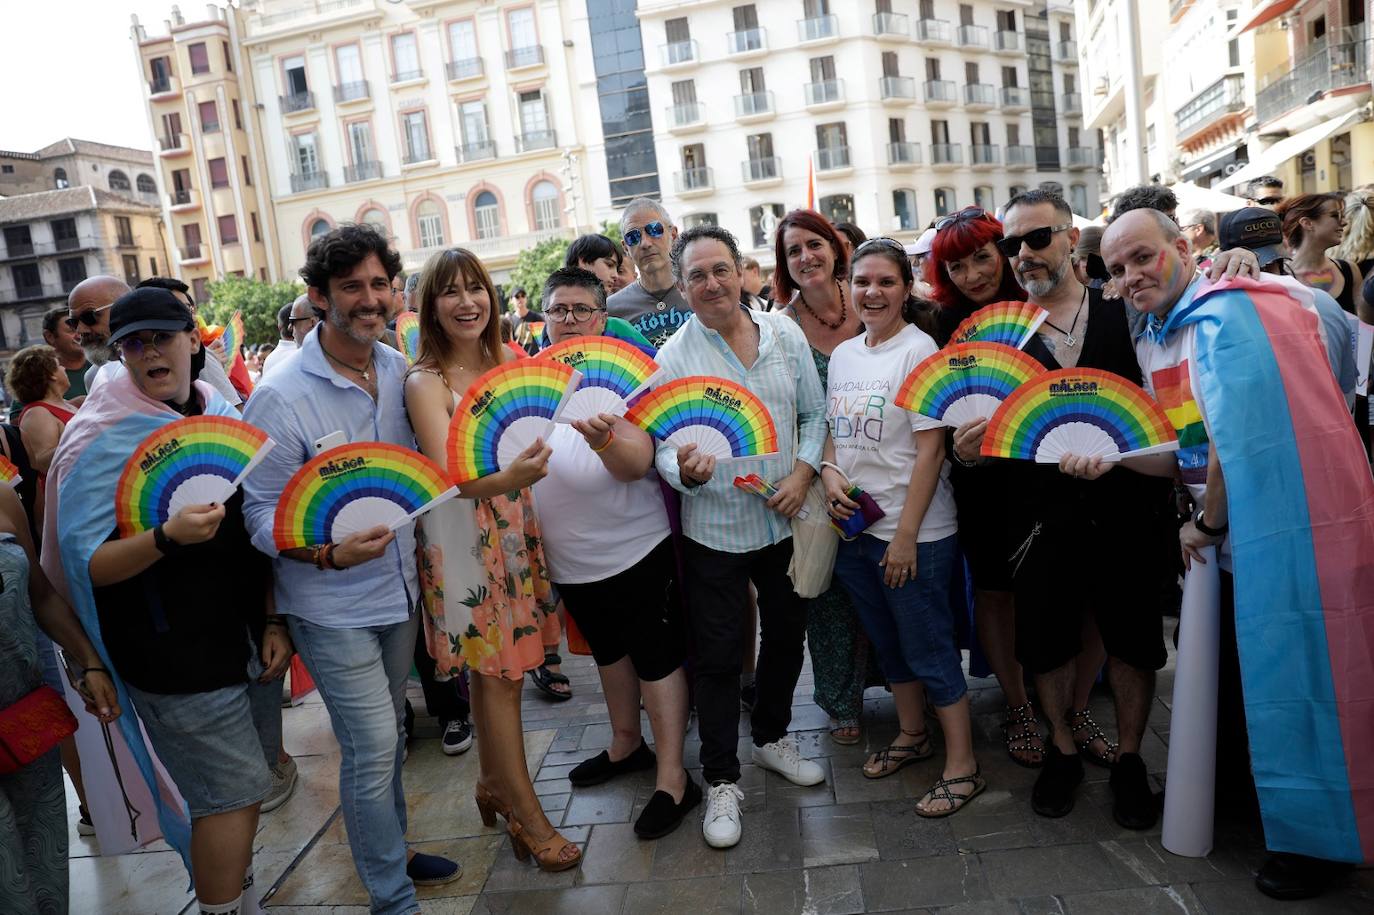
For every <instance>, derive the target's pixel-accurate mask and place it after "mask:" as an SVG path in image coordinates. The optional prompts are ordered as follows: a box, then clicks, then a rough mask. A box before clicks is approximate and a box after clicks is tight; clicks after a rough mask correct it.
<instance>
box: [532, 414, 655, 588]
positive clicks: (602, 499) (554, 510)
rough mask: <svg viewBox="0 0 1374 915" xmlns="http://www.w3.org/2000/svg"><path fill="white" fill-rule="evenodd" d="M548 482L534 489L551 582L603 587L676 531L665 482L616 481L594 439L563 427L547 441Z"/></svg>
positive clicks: (649, 479)
mask: <svg viewBox="0 0 1374 915" xmlns="http://www.w3.org/2000/svg"><path fill="white" fill-rule="evenodd" d="M548 443H549V447H550V448H551V449H553V455H552V456H551V457H550V458H549V473H548V476H546V477H544V479H542V480H540V481H539V482H538V483H535V484H534V510H535V513H536V514H537V515H538V516H539V526H540V528H541V529H542V530H543V532H544V559H545V561H546V562H547V563H548V566H549V577H550V578H552V579H553V580H554V581H556V582H562V583H565V584H585V583H587V582H593V581H604V580H605V579H607V578H610V577H611V576H612V575H618V574H620V573H621V572H624V571H625V570H626V569H628V568H630V567H631V566H633V565H634V564H635V563H637V562H639V561H640V560H641V559H643V558H644V557H645V556H648V555H649V553H650V552H652V551H653V549H654V547H656V546H658V545H659V544H660V543H662V542H663V538H665V537H667V536H668V535H669V533H671V529H670V528H669V526H668V510H667V509H666V508H665V507H664V505H663V493H662V492H661V491H660V490H659V488H658V477H657V476H656V475H655V474H654V473H653V472H652V471H650V473H649V474H648V475H647V476H646V477H644V478H643V479H640V480H635V481H634V482H633V483H622V482H620V481H619V480H617V479H616V478H615V477H613V476H611V474H610V472H609V471H607V470H606V465H605V464H603V463H601V458H599V457H598V456H597V455H596V454H595V453H594V452H593V451H592V448H591V446H590V445H588V444H587V440H586V439H585V438H583V437H582V435H581V433H579V432H578V431H577V430H576V429H574V428H573V427H572V426H569V425H567V424H566V423H558V424H557V425H556V426H555V427H554V430H553V431H552V432H550V433H549V437H548Z"/></svg>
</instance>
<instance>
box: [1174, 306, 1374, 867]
mask: <svg viewBox="0 0 1374 915" xmlns="http://www.w3.org/2000/svg"><path fill="white" fill-rule="evenodd" d="M1192 305H1193V307H1192V310H1191V312H1190V313H1188V314H1187V315H1186V316H1183V317H1182V319H1181V320H1180V321H1179V322H1178V323H1179V324H1186V325H1193V326H1194V327H1195V328H1196V343H1197V350H1196V351H1197V372H1198V378H1199V387H1200V388H1201V390H1200V391H1199V392H1198V393H1200V394H1201V400H1202V403H1203V404H1204V405H1205V407H1206V413H1207V419H1208V425H1209V426H1210V432H1211V441H1212V446H1213V447H1215V448H1216V449H1217V456H1218V457H1219V459H1220V461H1221V466H1222V473H1223V475H1224V476H1225V480H1226V492H1227V504H1228V507H1229V510H1230V526H1231V533H1230V536H1231V550H1232V556H1233V562H1234V570H1235V586H1236V597H1235V604H1236V639H1237V643H1238V645H1239V649H1240V661H1241V679H1242V683H1243V687H1244V693H1245V717H1246V724H1247V727H1248V730H1249V735H1250V755H1251V767H1252V769H1253V771H1254V775H1255V785H1256V788H1257V789H1258V791H1259V799H1260V809H1261V813H1262V815H1263V819H1264V835H1265V843H1266V844H1267V845H1268V847H1269V849H1270V850H1271V851H1287V852H1295V853H1299V854H1305V855H1311V856H1313V857H1318V858H1325V859H1328V860H1333V861H1350V862H1360V861H1368V860H1370V859H1374V479H1371V477H1370V470H1369V464H1368V463H1367V462H1366V460H1365V455H1364V450H1363V448H1362V447H1361V445H1360V441H1359V437H1358V434H1357V433H1356V430H1355V425H1354V423H1353V422H1352V421H1351V417H1350V413H1349V412H1348V410H1347V408H1346V403H1345V398H1344V396H1343V395H1342V393H1341V391H1340V389H1339V387H1338V386H1337V384H1336V381H1335V379H1334V378H1333V376H1332V374H1331V372H1330V371H1328V370H1327V365H1328V362H1327V356H1326V350H1325V348H1324V347H1323V345H1322V342H1321V339H1320V337H1319V336H1318V331H1317V317H1316V316H1315V315H1314V314H1312V313H1311V312H1309V311H1307V310H1306V309H1304V308H1302V307H1301V306H1300V305H1299V304H1298V303H1297V302H1296V301H1295V300H1294V299H1293V298H1292V296H1291V295H1290V294H1289V293H1288V292H1287V291H1286V290H1285V289H1284V288H1283V287H1282V286H1279V285H1277V284H1273V283H1260V282H1254V281H1251V280H1232V281H1229V282H1226V283H1221V284H1217V285H1215V286H1211V287H1209V288H1205V289H1203V290H1201V291H1199V292H1198V293H1197V295H1196V296H1195V298H1194V300H1193V303H1192Z"/></svg>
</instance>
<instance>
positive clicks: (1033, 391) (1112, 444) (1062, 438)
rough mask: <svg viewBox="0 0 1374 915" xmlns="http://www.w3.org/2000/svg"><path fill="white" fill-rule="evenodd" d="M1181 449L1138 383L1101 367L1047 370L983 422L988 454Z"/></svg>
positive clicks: (1113, 455) (1046, 460)
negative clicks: (1105, 370)
mask: <svg viewBox="0 0 1374 915" xmlns="http://www.w3.org/2000/svg"><path fill="white" fill-rule="evenodd" d="M1177 450H1178V438H1177V437H1176V436H1175V435H1174V430H1173V427H1172V426H1170V425H1169V417H1168V416H1166V415H1165V414H1164V410H1163V409H1161V408H1160V406H1159V404H1157V403H1155V402H1154V401H1153V400H1151V399H1150V395H1148V394H1146V393H1145V392H1144V391H1142V390H1141V389H1140V388H1138V387H1136V386H1135V385H1134V384H1131V382H1129V381H1127V380H1126V379H1125V378H1122V377H1121V376H1120V375H1114V374H1112V373H1111V372H1104V371H1102V370H1100V369H1086V368H1084V369H1077V368H1075V369H1057V370H1055V371H1052V372H1045V373H1044V374H1042V375H1038V376H1036V377H1035V378H1032V379H1030V380H1029V381H1027V382H1025V383H1024V384H1022V385H1021V386H1020V387H1019V388H1017V389H1016V390H1015V391H1013V392H1012V394H1011V396H1009V397H1008V398H1007V399H1006V400H1004V401H1002V405H1001V406H1000V407H998V408H997V412H996V413H994V414H992V418H991V419H990V420H989V421H988V428H987V432H986V434H985V435H984V436H983V455H984V456H985V457H999V458H1019V459H1021V460H1027V461H1035V462H1037V463H1040V464H1054V463H1058V462H1059V459H1060V458H1061V457H1063V456H1064V455H1066V454H1076V455H1079V456H1081V457H1100V458H1102V459H1103V460H1107V461H1116V460H1120V459H1121V458H1123V457H1132V456H1135V455H1144V454H1158V453H1161V452H1166V451H1177Z"/></svg>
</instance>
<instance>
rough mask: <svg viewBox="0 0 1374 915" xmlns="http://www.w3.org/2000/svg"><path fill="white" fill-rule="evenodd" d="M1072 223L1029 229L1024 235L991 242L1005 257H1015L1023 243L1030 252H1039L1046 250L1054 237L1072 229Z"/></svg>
mask: <svg viewBox="0 0 1374 915" xmlns="http://www.w3.org/2000/svg"><path fill="white" fill-rule="evenodd" d="M1072 228H1073V223H1071V222H1066V223H1064V224H1063V225H1058V226H1041V227H1040V228H1038V229H1031V230H1030V231H1029V232H1027V233H1026V234H1025V235H1008V236H1007V237H1006V238H999V239H997V241H995V242H993V244H995V245H996V246H997V250H998V251H1001V252H1002V254H1003V256H1005V257H1015V256H1016V252H1017V251H1020V250H1021V243H1022V242H1025V243H1026V247H1028V248H1030V249H1031V250H1032V251H1041V250H1043V249H1045V248H1048V247H1049V245H1050V241H1051V240H1052V239H1053V238H1054V236H1055V235H1056V234H1058V233H1060V232H1063V231H1065V230H1067V229H1072Z"/></svg>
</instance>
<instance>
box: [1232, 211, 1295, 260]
mask: <svg viewBox="0 0 1374 915" xmlns="http://www.w3.org/2000/svg"><path fill="white" fill-rule="evenodd" d="M1217 247H1218V248H1219V249H1221V250H1222V251H1229V250H1230V249H1232V248H1244V249H1246V250H1247V251H1250V252H1252V253H1253V254H1254V255H1255V257H1257V258H1259V265H1260V266H1261V267H1264V266H1266V265H1268V264H1270V263H1272V262H1273V261H1276V260H1278V259H1279V258H1281V257H1288V256H1289V255H1288V249H1287V248H1285V247H1284V246H1283V223H1282V221H1281V220H1280V219H1279V217H1278V216H1277V215H1275V213H1274V211H1273V210H1266V209H1265V208H1264V207H1243V208H1241V209H1239V210H1233V211H1231V212H1230V213H1223V214H1222V216H1221V219H1220V220H1218V224H1217Z"/></svg>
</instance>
